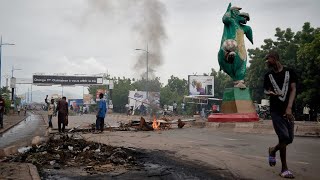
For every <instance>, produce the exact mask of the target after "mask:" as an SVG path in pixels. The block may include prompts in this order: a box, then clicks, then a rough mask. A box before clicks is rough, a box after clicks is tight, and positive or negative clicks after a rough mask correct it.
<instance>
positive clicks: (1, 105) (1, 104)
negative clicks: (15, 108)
mask: <svg viewBox="0 0 320 180" xmlns="http://www.w3.org/2000/svg"><path fill="white" fill-rule="evenodd" d="M5 108H6V103H5V101H4V99H3V98H2V95H1V94H0V128H3V114H4V110H5Z"/></svg>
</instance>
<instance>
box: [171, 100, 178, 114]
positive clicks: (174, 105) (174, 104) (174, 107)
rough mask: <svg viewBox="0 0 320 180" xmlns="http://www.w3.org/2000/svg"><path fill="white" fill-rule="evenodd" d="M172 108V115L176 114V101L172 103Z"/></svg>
mask: <svg viewBox="0 0 320 180" xmlns="http://www.w3.org/2000/svg"><path fill="white" fill-rule="evenodd" d="M172 106H173V113H174V114H177V107H178V104H177V103H176V101H173V104H172Z"/></svg>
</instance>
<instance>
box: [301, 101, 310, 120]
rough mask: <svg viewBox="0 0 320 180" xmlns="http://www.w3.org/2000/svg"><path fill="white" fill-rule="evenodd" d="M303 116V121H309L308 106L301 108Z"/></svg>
mask: <svg viewBox="0 0 320 180" xmlns="http://www.w3.org/2000/svg"><path fill="white" fill-rule="evenodd" d="M303 116H304V117H303V118H304V120H305V121H310V108H309V105H308V104H306V106H305V107H304V108H303Z"/></svg>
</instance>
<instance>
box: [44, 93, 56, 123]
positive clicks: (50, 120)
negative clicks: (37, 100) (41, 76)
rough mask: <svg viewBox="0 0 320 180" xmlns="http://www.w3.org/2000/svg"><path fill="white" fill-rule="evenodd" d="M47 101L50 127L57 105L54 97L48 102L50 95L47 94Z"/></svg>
mask: <svg viewBox="0 0 320 180" xmlns="http://www.w3.org/2000/svg"><path fill="white" fill-rule="evenodd" d="M45 102H46V104H47V107H48V108H47V109H48V123H49V127H48V128H52V117H53V114H54V110H55V105H54V99H51V101H50V103H49V102H48V95H47V96H46V99H45Z"/></svg>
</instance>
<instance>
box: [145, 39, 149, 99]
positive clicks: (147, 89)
mask: <svg viewBox="0 0 320 180" xmlns="http://www.w3.org/2000/svg"><path fill="white" fill-rule="evenodd" d="M148 57H149V51H148V44H147V83H146V87H147V88H146V91H147V99H148V98H149V87H148V86H149V85H148V82H149V77H148V76H149V59H148Z"/></svg>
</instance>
